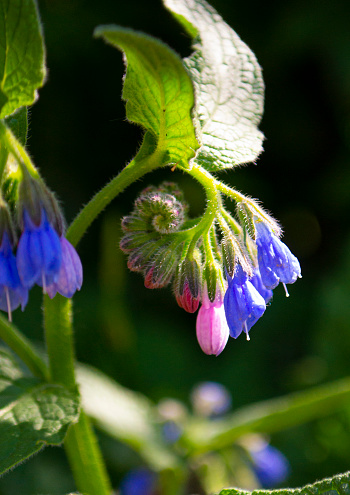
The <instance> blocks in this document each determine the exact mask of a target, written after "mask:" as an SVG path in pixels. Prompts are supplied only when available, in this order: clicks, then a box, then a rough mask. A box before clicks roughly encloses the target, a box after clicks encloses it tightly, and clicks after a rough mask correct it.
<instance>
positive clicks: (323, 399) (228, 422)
mask: <svg viewBox="0 0 350 495" xmlns="http://www.w3.org/2000/svg"><path fill="white" fill-rule="evenodd" d="M349 401H350V378H344V379H342V380H338V381H336V382H333V383H328V384H326V385H322V386H319V387H314V388H311V389H310V390H307V391H305V392H298V393H294V394H289V395H286V396H284V397H278V398H276V399H271V400H266V401H263V402H259V403H256V404H252V405H249V406H246V407H241V408H240V409H238V410H237V411H235V412H234V413H233V414H231V415H230V416H228V417H226V418H225V419H222V420H218V421H216V422H215V424H213V423H212V422H202V423H200V424H194V425H191V427H190V428H189V430H188V432H187V440H188V442H189V444H190V445H191V447H192V448H193V450H194V451H195V452H208V451H210V450H212V449H219V448H222V447H225V446H227V445H230V444H232V443H233V442H235V441H236V440H237V439H238V438H239V437H241V436H243V435H246V434H248V433H274V432H278V431H283V430H285V429H287V428H291V427H293V426H296V425H299V424H303V423H306V422H307V421H310V420H312V419H315V418H319V417H322V416H325V415H327V414H331V413H333V412H335V411H338V410H340V409H341V408H344V407H346V406H348V405H349ZM349 495H350V494H349Z"/></svg>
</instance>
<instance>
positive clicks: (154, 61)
mask: <svg viewBox="0 0 350 495" xmlns="http://www.w3.org/2000/svg"><path fill="white" fill-rule="evenodd" d="M95 36H97V37H102V38H104V39H105V40H106V41H107V42H108V43H110V44H111V45H113V46H115V47H116V48H118V49H120V50H122V51H123V52H124V53H125V56H126V60H127V70H126V75H125V80H124V88H123V99H124V100H126V102H127V103H126V115H127V118H128V119H129V120H130V121H132V122H135V123H136V124H139V125H141V126H142V127H143V128H144V129H145V130H147V131H148V132H147V133H146V135H145V140H144V145H143V146H142V149H141V150H140V151H141V154H142V156H144V155H145V154H151V153H152V152H153V151H155V149H156V150H157V151H158V156H159V157H160V161H159V165H158V166H162V165H169V164H170V165H175V164H181V165H183V166H184V167H188V166H189V161H190V159H191V158H193V157H194V155H195V150H196V149H197V148H198V143H197V140H196V137H195V132H194V127H193V123H192V119H191V109H192V107H193V86H192V82H191V79H190V77H189V75H188V73H187V71H186V69H185V68H184V65H183V63H182V60H181V58H180V57H179V56H178V55H177V54H176V53H175V52H174V51H173V50H171V49H170V48H169V47H168V46H167V45H165V44H164V43H162V42H161V41H159V40H157V39H155V38H152V37H151V36H147V35H145V34H143V33H139V32H135V31H133V30H131V29H124V28H121V27H118V26H100V27H98V28H96V30H95ZM139 158H140V155H139Z"/></svg>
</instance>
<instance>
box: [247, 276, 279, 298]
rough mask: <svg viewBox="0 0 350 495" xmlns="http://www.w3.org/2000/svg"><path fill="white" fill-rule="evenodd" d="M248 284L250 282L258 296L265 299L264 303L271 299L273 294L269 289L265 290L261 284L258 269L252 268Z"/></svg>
mask: <svg viewBox="0 0 350 495" xmlns="http://www.w3.org/2000/svg"><path fill="white" fill-rule="evenodd" d="M249 282H251V283H252V284H253V285H254V287H255V288H256V290H257V291H258V292H259V294H260V295H262V297H263V298H264V299H265V303H266V304H267V303H269V302H270V301H271V299H272V296H273V292H272V290H271V289H267V288H266V287H265V285H264V284H263V281H262V279H261V275H260V271H259V268H254V270H253V276H252V277H250V279H249Z"/></svg>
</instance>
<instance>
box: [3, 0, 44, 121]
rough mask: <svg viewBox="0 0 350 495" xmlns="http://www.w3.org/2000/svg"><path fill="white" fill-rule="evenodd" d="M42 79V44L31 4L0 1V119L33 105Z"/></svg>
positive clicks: (29, 0)
mask: <svg viewBox="0 0 350 495" xmlns="http://www.w3.org/2000/svg"><path fill="white" fill-rule="evenodd" d="M44 79H45V53H44V43H43V37H42V32H41V26H40V21H39V15H38V11H37V7H36V3H35V1H34V0H0V118H3V117H6V116H7V115H10V114H11V113H12V112H14V111H15V110H17V109H18V108H20V107H22V106H24V105H31V104H32V103H34V101H35V99H36V97H37V92H36V90H37V89H38V88H40V87H41V86H42V85H43V82H44Z"/></svg>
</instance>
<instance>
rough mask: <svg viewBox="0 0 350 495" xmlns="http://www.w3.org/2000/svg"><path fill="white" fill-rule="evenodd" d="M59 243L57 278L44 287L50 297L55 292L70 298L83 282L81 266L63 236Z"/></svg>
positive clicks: (72, 248)
mask: <svg viewBox="0 0 350 495" xmlns="http://www.w3.org/2000/svg"><path fill="white" fill-rule="evenodd" d="M60 243H61V250H62V262H61V267H60V271H59V273H58V278H57V280H56V281H55V282H53V283H52V284H51V285H48V286H47V287H46V291H47V294H48V296H49V297H50V298H51V299H52V298H53V297H55V295H56V294H57V292H58V293H59V294H61V295H62V296H64V297H69V298H70V297H72V296H73V294H74V293H75V292H76V291H77V290H80V289H81V286H82V283H83V267H82V264H81V261H80V258H79V256H78V253H77V252H76V250H75V249H74V247H73V246H72V244H71V243H70V242H69V241H67V239H66V238H65V237H64V236H62V237H61V239H60Z"/></svg>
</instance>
